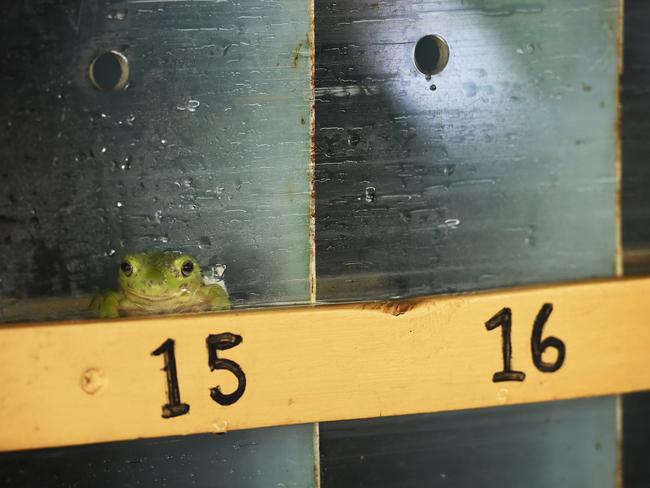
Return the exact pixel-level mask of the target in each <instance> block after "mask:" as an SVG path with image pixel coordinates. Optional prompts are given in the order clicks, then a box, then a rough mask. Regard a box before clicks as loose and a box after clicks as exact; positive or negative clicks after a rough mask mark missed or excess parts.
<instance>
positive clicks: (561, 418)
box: [321, 398, 616, 488]
mask: <svg viewBox="0 0 650 488" xmlns="http://www.w3.org/2000/svg"><path fill="white" fill-rule="evenodd" d="M321 446H322V447H321V452H322V458H323V461H322V462H323V487H324V488H330V487H345V486H354V487H357V488H366V487H367V488H371V487H372V488H388V487H391V488H393V487H400V488H416V487H417V488H421V487H425V486H426V487H431V488H433V487H438V486H440V487H446V488H466V487H476V486H485V487H488V486H489V487H491V486H500V487H522V486H526V487H529V488H543V487H548V486H561V487H563V488H582V487H585V486H590V487H594V488H601V487H602V488H613V487H614V472H615V462H614V461H615V457H616V456H615V448H616V438H615V403H614V402H613V401H612V399H610V398H601V399H595V400H581V401H570V402H556V403H553V404H545V405H544V404H539V405H528V406H525V407H503V408H499V409H486V410H474V411H466V412H451V413H446V414H439V415H436V416H415V417H400V418H392V419H375V420H370V421H364V422H356V423H352V422H338V423H330V424H321Z"/></svg>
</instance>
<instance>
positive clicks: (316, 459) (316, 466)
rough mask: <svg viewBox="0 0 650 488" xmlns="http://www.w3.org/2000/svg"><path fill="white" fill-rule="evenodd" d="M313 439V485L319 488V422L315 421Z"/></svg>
mask: <svg viewBox="0 0 650 488" xmlns="http://www.w3.org/2000/svg"><path fill="white" fill-rule="evenodd" d="M312 435H313V440H314V481H315V487H316V488H321V479H320V424H319V423H318V422H316V423H315V424H314V430H313V434H312Z"/></svg>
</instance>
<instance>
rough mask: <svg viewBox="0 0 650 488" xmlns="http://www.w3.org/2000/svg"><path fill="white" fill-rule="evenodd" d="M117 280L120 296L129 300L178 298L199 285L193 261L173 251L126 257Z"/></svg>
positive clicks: (198, 271) (199, 279) (199, 278)
mask: <svg viewBox="0 0 650 488" xmlns="http://www.w3.org/2000/svg"><path fill="white" fill-rule="evenodd" d="M118 281H119V286H120V290H121V291H122V293H124V295H125V296H127V297H129V298H130V299H131V300H133V301H150V302H155V301H163V300H173V299H175V298H178V299H182V297H184V296H189V295H192V294H193V293H194V292H195V291H196V290H198V289H199V288H201V286H203V277H202V275H201V269H200V267H199V263H198V262H197V261H196V259H194V258H193V257H192V256H190V255H188V254H183V253H181V252H176V251H162V252H145V253H139V254H127V255H126V256H124V258H123V259H122V263H121V264H120V271H119V279H118Z"/></svg>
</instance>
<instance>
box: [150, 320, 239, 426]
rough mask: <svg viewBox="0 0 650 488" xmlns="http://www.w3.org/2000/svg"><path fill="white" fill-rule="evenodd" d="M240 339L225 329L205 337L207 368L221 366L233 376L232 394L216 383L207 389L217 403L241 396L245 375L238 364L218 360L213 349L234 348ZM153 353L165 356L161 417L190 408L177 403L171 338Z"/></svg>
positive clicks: (184, 412)
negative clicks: (165, 379)
mask: <svg viewBox="0 0 650 488" xmlns="http://www.w3.org/2000/svg"><path fill="white" fill-rule="evenodd" d="M241 342H242V337H241V336H239V335H236V334H231V333H230V332H226V333H223V334H211V335H209V336H208V337H207V339H206V343H207V345H208V365H209V366H210V370H211V371H214V370H215V369H225V370H227V371H230V372H231V373H232V374H234V375H235V377H236V378H237V389H236V390H235V391H234V392H232V393H228V394H225V393H222V392H221V388H219V386H216V387H214V388H210V396H211V397H212V399H213V400H214V401H215V402H217V403H218V404H219V405H232V404H233V403H235V402H236V401H237V400H239V399H240V398H241V396H242V395H243V394H244V391H245V390H246V375H245V374H244V371H243V370H242V369H241V366H239V364H237V363H236V362H234V361H231V360H229V359H222V358H220V357H219V356H218V355H217V351H225V350H226V349H230V348H231V347H235V346H237V345H239V344H241ZM151 354H152V355H153V356H160V355H162V356H163V357H164V358H165V366H164V368H163V371H165V373H166V376H167V400H168V403H166V404H164V405H163V407H162V417H163V418H165V419H168V418H172V417H178V416H179V415H185V414H186V413H188V412H189V411H190V406H189V404H187V403H182V402H181V392H180V387H179V386H178V375H177V372H176V355H175V353H174V339H167V340H166V341H165V342H163V343H162V344H161V345H160V346H159V347H158V348H157V349H156V350H155V351H153V352H152V353H151Z"/></svg>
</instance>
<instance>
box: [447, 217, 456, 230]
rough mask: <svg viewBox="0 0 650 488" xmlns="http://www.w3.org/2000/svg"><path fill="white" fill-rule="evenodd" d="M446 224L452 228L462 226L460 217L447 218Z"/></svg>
mask: <svg viewBox="0 0 650 488" xmlns="http://www.w3.org/2000/svg"><path fill="white" fill-rule="evenodd" d="M445 225H446V226H447V227H449V228H450V229H458V227H459V226H460V220H459V219H447V220H445Z"/></svg>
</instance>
